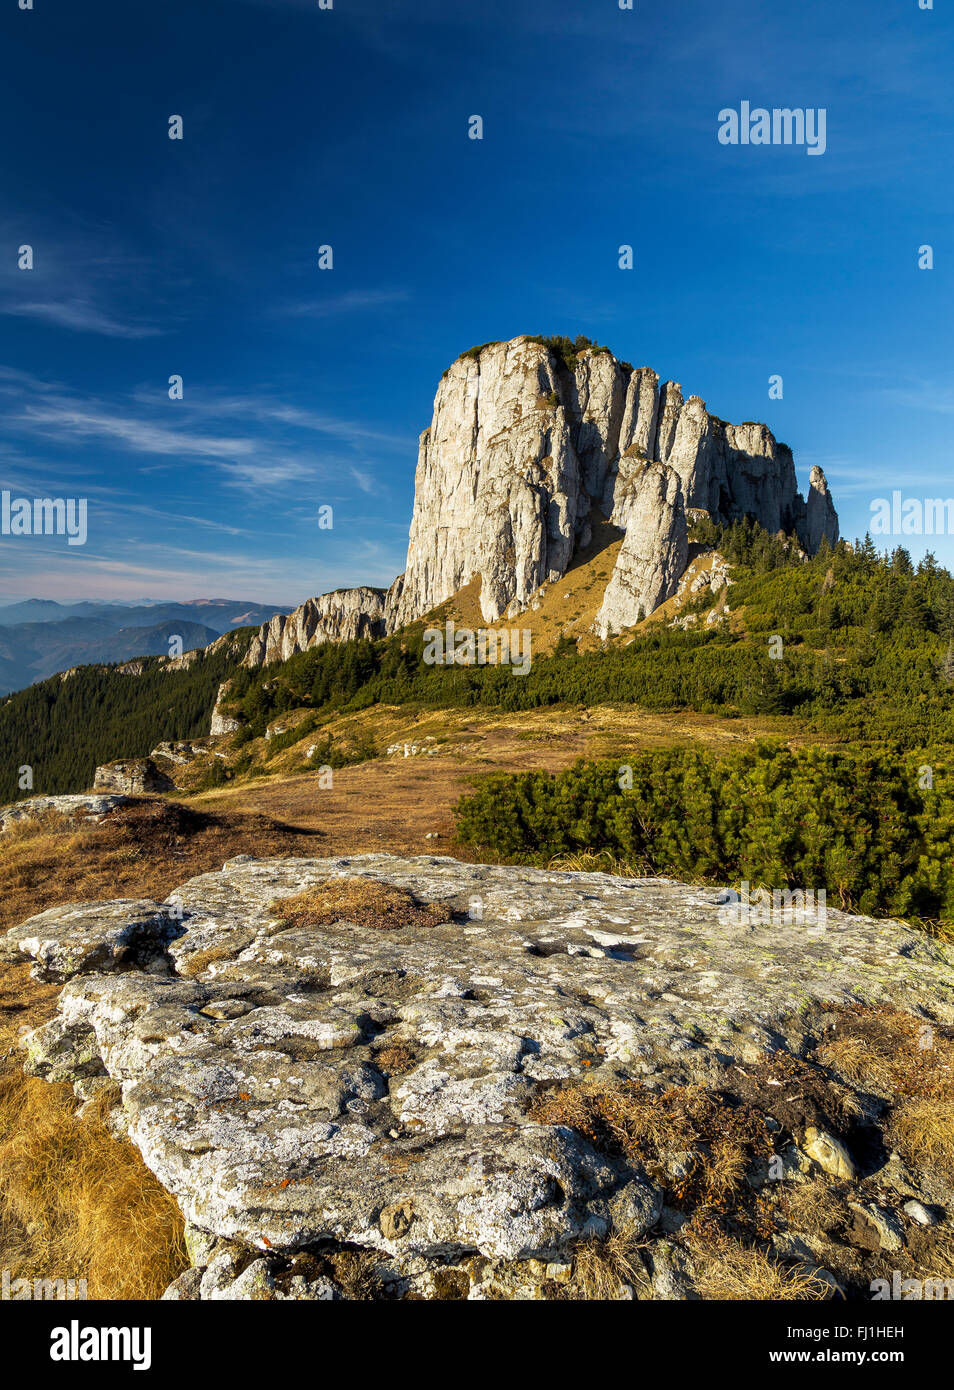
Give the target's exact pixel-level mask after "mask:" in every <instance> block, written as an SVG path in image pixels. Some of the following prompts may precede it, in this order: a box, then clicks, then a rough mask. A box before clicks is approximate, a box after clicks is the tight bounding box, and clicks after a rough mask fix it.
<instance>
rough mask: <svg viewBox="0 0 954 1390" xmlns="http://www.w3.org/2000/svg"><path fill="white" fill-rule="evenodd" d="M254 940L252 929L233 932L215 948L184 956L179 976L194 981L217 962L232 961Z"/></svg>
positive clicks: (207, 948)
mask: <svg viewBox="0 0 954 1390" xmlns="http://www.w3.org/2000/svg"><path fill="white" fill-rule="evenodd" d="M254 940H255V932H254V931H252V929H251V928H246V929H245V930H241V929H240V930H238V931H231V932H229V934H228V936H227V937H226V939H225V940H224V941H220V942H217V943H216V945H215V946H207V947H206V949H205V950H204V951H193V952H192V954H191V955H189V956H183V958H182V959H181V960H180V961H179V967H178V969H179V974H180V975H185V976H186V978H187V979H193V978H194V977H195V976H196V975H201V973H202V971H203V970H204V969H205V968H206V966H208V965H214V964H215V962H216V961H217V960H232V959H233V958H234V957H235V956H237V955H238V953H239V951H243V950H244V949H245V947H246V946H250V945H251V944H252V942H253V941H254Z"/></svg>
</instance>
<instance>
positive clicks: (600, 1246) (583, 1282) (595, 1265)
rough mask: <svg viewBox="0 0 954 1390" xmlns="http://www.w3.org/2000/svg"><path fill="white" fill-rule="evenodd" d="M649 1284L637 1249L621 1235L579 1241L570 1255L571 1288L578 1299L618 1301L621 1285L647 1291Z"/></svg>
mask: <svg viewBox="0 0 954 1390" xmlns="http://www.w3.org/2000/svg"><path fill="white" fill-rule="evenodd" d="M649 1282H650V1281H649V1275H648V1273H647V1270H646V1266H645V1265H644V1264H643V1261H642V1259H641V1258H640V1255H639V1245H638V1244H637V1242H635V1241H634V1240H633V1239H632V1237H631V1236H629V1235H628V1234H627V1233H626V1232H624V1231H612V1232H611V1233H610V1234H609V1235H608V1236H607V1237H605V1239H603V1240H583V1241H580V1242H579V1244H578V1245H577V1246H576V1248H575V1249H574V1251H573V1273H572V1287H573V1291H574V1293H576V1294H578V1296H579V1297H580V1298H581V1299H585V1300H587V1301H591V1300H596V1301H599V1302H603V1301H605V1300H607V1299H615V1298H617V1297H618V1296H619V1293H620V1290H621V1288H622V1286H623V1285H624V1284H628V1285H629V1286H630V1287H631V1288H640V1287H642V1288H648V1287H649Z"/></svg>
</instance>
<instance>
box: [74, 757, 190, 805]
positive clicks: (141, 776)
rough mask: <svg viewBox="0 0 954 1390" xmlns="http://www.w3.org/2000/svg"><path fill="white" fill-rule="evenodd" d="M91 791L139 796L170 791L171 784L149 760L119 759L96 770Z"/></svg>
mask: <svg viewBox="0 0 954 1390" xmlns="http://www.w3.org/2000/svg"><path fill="white" fill-rule="evenodd" d="M93 790H94V791H109V792H121V793H122V794H123V795H124V796H139V795H141V794H142V793H143V792H167V791H171V790H172V782H171V781H170V780H169V778H168V777H166V776H165V774H164V773H162V772H160V771H159V769H158V768H157V767H156V764H155V763H154V762H153V761H152V759H151V758H121V759H119V760H117V761H116V762H113V763H103V764H102V766H101V767H98V768H97V769H96V773H95V775H94V777H93Z"/></svg>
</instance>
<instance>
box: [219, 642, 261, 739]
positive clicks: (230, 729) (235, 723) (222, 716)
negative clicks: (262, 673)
mask: <svg viewBox="0 0 954 1390" xmlns="http://www.w3.org/2000/svg"><path fill="white" fill-rule="evenodd" d="M258 640H259V638H257V637H256V638H254V639H253V644H254V642H257V641H258ZM256 664H258V663H256ZM231 686H232V682H231V681H223V682H222V684H221V685H220V686H219V688H218V691H217V693H216V696H215V707H214V709H213V710H212V722H211V724H210V725H209V737H210V738H215V737H216V736H217V735H218V734H234V733H235V731H236V729H240V728H241V727H242V721H241V720H240V719H236V718H235V717H234V716H233V715H231V714H226V713H225V712H224V710H223V709H222V705H223V702H224V701H225V700H226V699H227V698H228V693H229V690H230V689H231Z"/></svg>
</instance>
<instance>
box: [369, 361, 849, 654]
mask: <svg viewBox="0 0 954 1390" xmlns="http://www.w3.org/2000/svg"><path fill="white" fill-rule="evenodd" d="M660 470H667V471H665V472H661V471H660ZM654 498H655V499H657V501H658V503H659V506H660V507H662V508H663V511H662V512H660V513H658V514H657V513H655V512H654V511H653V505H654V504H653V499H654ZM594 508H597V509H598V512H599V514H601V515H602V516H603V517H607V518H609V519H610V520H611V521H612V522H613V523H614V524H616V525H618V526H620V527H621V528H622V529H625V530H627V531H628V529H629V526H630V521H631V518H632V519H633V520H634V521H635V523H636V525H637V527H638V531H639V537H638V539H634V541H633V542H632V543H631V544H629V545H627V546H624V548H623V552H622V553H621V556H620V563H621V565H622V566H623V569H622V571H621V573H620V574H619V575H618V576H617V575H614V577H613V581H612V582H611V587H612V589H613V593H612V594H611V595H610V598H609V601H608V603H607V604H606V605H605V613H604V617H603V620H602V624H601V625H602V627H603V628H604V630H606V629H608V628H609V627H610V626H611V625H612V624H614V623H615V624H616V625H625V624H628V623H632V622H635V621H636V613H637V611H638V609H639V607H642V608H643V609H644V610H645V611H647V612H649V611H652V608H654V607H655V606H657V604H658V603H661V602H662V601H663V600H664V599H666V598H668V597H669V596H670V594H671V593H672V592H673V587H674V584H675V582H676V581H677V580H678V578H679V573H676V572H675V571H676V569H677V568H678V560H679V557H680V556H681V555H683V548H684V542H683V540H682V539H681V538H682V533H683V531H684V530H685V509H686V508H695V509H701V510H704V511H706V512H708V513H709V514H710V515H711V516H712V517H713V519H715V520H717V521H720V522H731V521H733V520H737V519H741V518H743V517H745V516H750V517H754V518H755V520H757V521H758V522H759V523H760V524H761V525H762V526H764V527H765V528H766V529H767V530H769V531H772V532H776V531H779V530H784V531H786V532H788V533H796V534H797V535H798V537H799V539H800V540H801V543H802V544H803V545H804V546H805V548H806V549H807V550H809V551H812V552H814V551H815V550H817V548H818V546H819V545H820V544H821V541H822V538H823V537H824V536H827V537H828V539H829V540H830V541H832V542H834V541H835V540H837V537H838V519H837V515H836V513H835V510H834V507H833V505H832V503H831V498H830V496H829V494H828V489H827V484H826V482H825V476H824V474H823V473H822V471H821V469H814V470H813V471H812V478H811V491H810V495H809V500H808V502H807V503H806V502H805V500H804V498H803V497H802V495H801V494H800V493H799V492H798V490H797V485H796V478H795V466H794V461H793V459H792V453H791V450H790V449H789V448H788V447H787V446H786V445H784V444H779V443H778V442H777V441H776V440H775V438H774V436H773V435H772V433H771V431H770V430H769V429H768V428H767V427H766V426H765V425H759V424H754V423H751V422H746V423H745V424H742V425H731V424H728V423H727V422H726V421H724V420H720V419H719V418H718V417H716V416H714V415H711V414H709V412H708V411H707V410H706V406H705V402H704V401H702V400H700V398H699V397H698V396H690V397H688V399H685V398H684V397H683V394H682V388H681V387H680V386H679V384H678V383H677V382H672V381H669V382H664V383H662V384H661V385H660V382H659V378H658V376H657V374H656V373H655V372H654V371H652V370H651V369H650V368H648V367H643V368H640V369H637V370H634V369H633V368H631V367H630V366H629V365H628V364H625V363H622V362H620V361H618V360H617V359H616V358H615V357H614V356H613V354H612V353H611V352H609V351H608V350H607V349H605V348H598V349H586V350H584V351H582V352H580V353H579V354H577V355H575V356H571V357H569V358H567V357H565V356H564V355H562V354H560V353H558V352H556V351H554V350H553V349H551V348H550V347H549V346H547V344H546V343H542V342H538V341H535V340H533V339H531V338H527V337H521V338H515V339H513V340H512V341H511V342H505V343H491V344H488V345H487V346H485V347H483V348H481V349H474V350H472V351H471V352H470V353H467V354H465V355H464V356H463V357H461V358H459V359H458V360H457V361H456V362H455V363H454V364H453V365H452V366H451V367H450V368H449V369H448V371H447V372H445V374H444V377H443V379H442V381H441V384H440V386H439V387H438V391H437V395H436V397H435V400H434V413H433V417H432V420H431V424H430V427H429V428H428V429H427V430H426V431H425V432H424V434H423V435H422V436H421V441H420V452H419V457H418V465H417V473H416V477H415V496H414V513H413V518H412V521H411V532H410V543H409V547H408V557H407V567H406V570H405V573H404V576H403V581H402V583H401V584H400V586H399V587H398V590H397V592H396V593H395V595H394V599H393V601H392V602H391V603H390V604H389V607H388V615H387V626H388V630H389V631H393V630H395V629H396V628H399V627H402V626H404V625H405V624H406V623H408V622H411V621H413V620H414V619H415V618H417V617H420V616H421V615H422V614H424V613H426V612H428V611H429V610H430V609H432V608H434V607H435V606H436V605H437V604H439V603H442V602H443V601H444V600H445V599H447V598H449V597H450V596H451V595H452V594H454V593H456V592H457V591H458V590H459V589H461V588H463V587H464V585H466V584H468V583H469V582H470V581H471V580H472V579H474V578H476V577H477V576H480V578H481V595H480V604H481V612H482V614H483V617H484V620H485V621H493V620H494V619H497V618H500V617H501V616H503V615H507V614H509V615H513V614H516V613H517V612H519V611H520V610H521V608H523V607H524V606H526V604H527V603H528V602H529V600H530V597H531V595H532V594H533V592H534V591H535V590H536V589H537V588H538V587H539V586H540V585H541V584H544V583H547V582H553V581H554V580H556V579H558V578H560V577H561V576H562V575H563V574H564V573H565V572H566V570H567V568H568V566H569V564H570V562H571V560H572V558H573V555H574V552H575V551H576V549H577V547H579V546H581V545H584V544H586V543H587V541H588V540H589V535H590V519H591V515H592V514H593V509H594ZM653 538H654V539H655V540H656V541H658V543H659V544H660V546H661V547H662V552H663V553H662V554H661V555H660V557H659V563H658V564H653V562H652V557H651V556H649V555H648V554H647V553H645V552H646V546H647V544H651V543H652V540H653ZM637 553H638V555H639V563H638V566H637V569H638V570H639V573H640V574H641V575H645V581H644V580H643V579H634V575H635V570H634V557H635V555H636V554H637ZM682 564H683V567H684V564H685V559H684V558H683V560H682ZM647 566H648V568H647ZM680 572H681V571H680ZM627 595H628V596H629V601H627V598H626V596H627ZM611 620H612V622H611Z"/></svg>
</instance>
